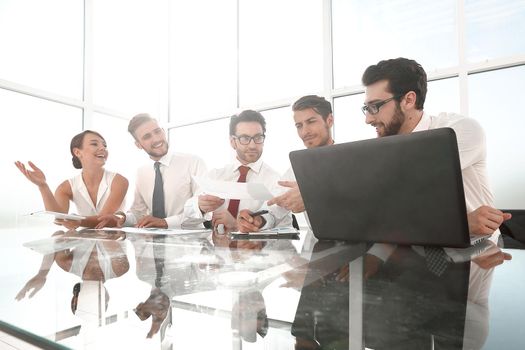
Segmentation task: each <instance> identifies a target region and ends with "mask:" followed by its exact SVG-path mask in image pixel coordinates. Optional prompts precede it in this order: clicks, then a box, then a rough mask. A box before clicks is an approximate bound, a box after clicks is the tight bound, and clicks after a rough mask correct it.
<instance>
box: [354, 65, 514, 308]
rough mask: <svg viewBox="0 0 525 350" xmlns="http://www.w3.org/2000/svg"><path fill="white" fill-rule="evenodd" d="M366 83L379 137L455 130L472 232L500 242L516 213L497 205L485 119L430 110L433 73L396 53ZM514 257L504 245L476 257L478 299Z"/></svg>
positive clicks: (482, 300) (369, 119)
mask: <svg viewBox="0 0 525 350" xmlns="http://www.w3.org/2000/svg"><path fill="white" fill-rule="evenodd" d="M362 83H363V85H364V86H365V102H364V105H363V107H362V111H363V113H364V115H365V117H366V119H365V121H366V123H367V124H369V125H371V126H372V127H374V128H375V129H376V133H377V137H385V136H390V135H401V134H408V133H411V132H417V131H423V130H430V129H436V128H445V127H448V128H452V129H453V130H454V132H455V133H456V137H457V141H458V148H459V157H460V163H461V173H462V177H463V187H464V190H465V201H466V206H467V219H468V227H469V232H470V234H471V235H486V234H492V237H491V241H492V245H493V246H494V245H495V243H497V240H498V237H499V229H498V228H499V226H500V225H501V223H502V222H503V221H505V220H508V219H510V217H511V215H510V214H508V213H504V212H502V211H500V210H498V209H495V208H494V199H493V196H492V193H491V191H490V189H489V184H488V180H487V169H486V154H487V151H486V142H485V134H484V132H483V129H482V128H481V126H480V124H479V123H478V122H477V121H476V120H475V119H472V118H466V117H464V116H461V115H458V114H454V113H440V114H439V115H437V116H431V115H429V114H427V113H426V112H424V110H423V106H424V103H425V97H426V93H427V75H426V73H425V71H424V70H423V68H422V67H421V65H420V64H419V63H417V62H416V61H414V60H410V59H406V58H396V59H389V60H383V61H380V62H379V63H377V64H375V65H372V66H370V67H368V68H367V69H366V70H365V72H364V73H363V77H362ZM385 246H386V245H385ZM390 248H391V249H387V250H386V251H385V252H384V254H379V255H378V256H381V259H382V260H386V259H388V256H389V253H391V251H393V247H392V246H390ZM416 249H417V248H416ZM510 259H511V256H510V255H509V254H507V253H503V252H502V251H501V250H499V249H497V251H496V253H495V254H491V255H482V256H479V257H477V258H474V259H473V260H472V261H473V262H474V263H475V264H472V269H471V274H470V286H471V287H470V288H469V299H470V300H473V301H474V302H475V303H477V304H487V303H488V291H489V287H488V286H490V280H491V278H492V271H493V267H494V266H496V265H499V264H501V263H503V262H504V261H505V260H510Z"/></svg>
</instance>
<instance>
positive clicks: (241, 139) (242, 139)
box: [232, 134, 266, 146]
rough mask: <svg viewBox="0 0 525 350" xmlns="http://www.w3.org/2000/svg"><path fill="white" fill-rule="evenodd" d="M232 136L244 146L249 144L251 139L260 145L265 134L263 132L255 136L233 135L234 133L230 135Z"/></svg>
mask: <svg viewBox="0 0 525 350" xmlns="http://www.w3.org/2000/svg"><path fill="white" fill-rule="evenodd" d="M232 137H233V138H234V139H237V140H239V143H240V144H241V145H245V146H246V145H249V144H250V142H252V140H253V142H254V143H255V144H258V145H260V144H261V143H264V139H265V138H266V136H265V135H264V134H262V135H261V134H259V135H255V136H246V135H242V136H235V135H232Z"/></svg>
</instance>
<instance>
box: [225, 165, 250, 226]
mask: <svg viewBox="0 0 525 350" xmlns="http://www.w3.org/2000/svg"><path fill="white" fill-rule="evenodd" d="M248 170H250V167H247V166H244V165H241V166H240V167H239V174H240V175H239V179H237V182H246V175H247V174H248ZM228 211H229V212H230V214H232V216H233V217H234V218H236V217H237V214H238V213H239V200H238V199H230V204H228Z"/></svg>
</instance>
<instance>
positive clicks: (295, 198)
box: [268, 181, 304, 213]
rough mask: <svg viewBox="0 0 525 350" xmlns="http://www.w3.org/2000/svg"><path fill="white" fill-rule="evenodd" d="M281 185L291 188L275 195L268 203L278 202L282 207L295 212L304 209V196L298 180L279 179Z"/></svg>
mask: <svg viewBox="0 0 525 350" xmlns="http://www.w3.org/2000/svg"><path fill="white" fill-rule="evenodd" d="M279 185H281V186H284V187H288V188H290V189H289V190H288V191H286V192H285V193H284V194H282V195H280V196H277V197H274V198H272V199H270V200H269V201H268V205H274V204H277V205H278V206H280V207H283V208H285V209H288V210H291V211H292V212H294V213H301V212H303V211H304V202H303V197H301V192H300V191H299V185H297V182H296V181H279Z"/></svg>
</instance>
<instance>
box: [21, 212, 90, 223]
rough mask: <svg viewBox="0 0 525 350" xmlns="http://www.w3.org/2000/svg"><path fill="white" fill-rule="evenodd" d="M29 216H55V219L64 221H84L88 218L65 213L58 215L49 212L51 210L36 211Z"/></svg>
mask: <svg viewBox="0 0 525 350" xmlns="http://www.w3.org/2000/svg"><path fill="white" fill-rule="evenodd" d="M29 215H37V216H38V215H53V216H54V217H55V219H63V220H76V221H80V220H84V219H85V218H86V217H85V216H81V215H77V214H64V213H58V212H56V211H49V210H43V211H36V212H34V213H31V214H29Z"/></svg>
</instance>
